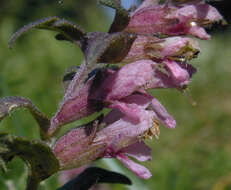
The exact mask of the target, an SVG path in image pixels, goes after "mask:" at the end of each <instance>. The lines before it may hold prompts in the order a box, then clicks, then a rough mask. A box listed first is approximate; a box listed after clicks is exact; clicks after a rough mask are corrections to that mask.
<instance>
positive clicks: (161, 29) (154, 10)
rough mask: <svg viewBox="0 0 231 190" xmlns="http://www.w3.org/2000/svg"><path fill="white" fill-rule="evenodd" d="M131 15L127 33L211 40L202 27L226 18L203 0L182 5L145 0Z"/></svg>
mask: <svg viewBox="0 0 231 190" xmlns="http://www.w3.org/2000/svg"><path fill="white" fill-rule="evenodd" d="M141 7H142V8H139V9H138V10H137V11H135V12H134V14H133V15H132V17H131V20H130V22H129V25H128V27H127V29H126V31H128V32H132V33H138V34H154V35H159V34H160V35H167V36H177V35H187V34H190V35H193V36H195V37H198V38H201V39H205V40H207V39H209V38H210V36H209V35H208V34H207V33H206V31H205V29H204V28H203V27H207V26H209V25H211V24H213V23H214V22H218V21H223V17H222V16H221V15H220V13H219V12H218V11H217V10H216V9H215V8H214V7H212V6H210V5H208V4H206V3H203V2H202V1H199V2H198V1H193V2H192V3H191V4H182V5H181V6H175V5H171V3H167V4H165V5H159V4H157V3H156V1H154V3H151V1H150V0H146V1H144V3H143V5H141Z"/></svg>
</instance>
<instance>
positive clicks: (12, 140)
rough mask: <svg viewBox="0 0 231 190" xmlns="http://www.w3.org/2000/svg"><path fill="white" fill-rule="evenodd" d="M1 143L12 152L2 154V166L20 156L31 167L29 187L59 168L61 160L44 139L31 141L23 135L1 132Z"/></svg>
mask: <svg viewBox="0 0 231 190" xmlns="http://www.w3.org/2000/svg"><path fill="white" fill-rule="evenodd" d="M0 144H4V145H5V146H7V148H8V149H9V150H10V152H7V153H2V154H0V158H1V159H0V162H1V160H2V162H1V163H0V167H2V168H4V166H5V165H4V164H5V163H7V162H9V161H10V160H11V159H12V158H13V157H15V156H18V157H20V158H21V159H22V160H24V161H25V162H26V164H27V166H28V169H29V172H28V173H29V177H28V187H29V186H31V187H35V186H36V184H37V185H38V184H39V183H40V182H41V181H42V180H44V179H46V178H48V177H49V176H51V175H52V174H54V173H55V172H57V171H58V170H59V162H58V160H57V159H56V157H55V155H54V153H53V152H52V150H51V148H50V147H48V146H47V145H46V144H45V143H43V142H42V141H39V140H32V141H29V140H27V139H25V138H22V137H17V136H13V135H8V134H5V133H1V134H0ZM27 189H30V188H27ZM31 189H32V188H31Z"/></svg>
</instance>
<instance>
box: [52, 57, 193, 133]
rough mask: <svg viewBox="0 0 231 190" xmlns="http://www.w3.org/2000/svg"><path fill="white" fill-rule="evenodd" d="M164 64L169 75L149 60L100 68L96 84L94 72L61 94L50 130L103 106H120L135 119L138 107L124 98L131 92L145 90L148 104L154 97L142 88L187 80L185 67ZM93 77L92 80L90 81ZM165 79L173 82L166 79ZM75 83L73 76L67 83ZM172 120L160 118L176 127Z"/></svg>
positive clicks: (178, 84)
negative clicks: (116, 68) (99, 76)
mask: <svg viewBox="0 0 231 190" xmlns="http://www.w3.org/2000/svg"><path fill="white" fill-rule="evenodd" d="M166 65H170V66H168V68H169V71H170V73H171V75H170V76H167V75H166V74H164V73H162V72H161V71H158V69H157V68H156V63H155V62H153V61H151V60H141V61H136V62H133V63H130V64H127V65H125V66H124V67H122V68H121V69H119V70H117V71H115V70H110V69H108V70H105V71H102V73H101V78H100V79H99V81H98V84H96V83H97V79H96V78H97V76H94V77H92V78H90V79H89V80H88V81H87V82H86V84H85V85H84V86H82V88H80V89H79V91H76V90H74V89H73V90H71V92H72V93H71V96H70V97H69V96H68V95H65V96H64V100H63V102H62V104H61V107H60V109H59V111H58V112H57V113H56V115H55V116H54V117H53V119H52V122H51V127H50V129H49V133H50V134H52V133H55V132H57V131H58V129H59V128H60V127H61V126H62V125H64V124H66V123H69V122H72V121H74V120H76V119H79V118H82V117H86V116H88V115H89V114H91V113H94V112H95V111H97V110H101V109H102V108H103V107H105V106H106V107H108V108H119V109H120V110H121V111H122V112H123V113H125V114H127V115H128V116H129V117H131V118H133V119H138V117H137V114H138V112H139V110H138V109H137V107H138V106H137V105H136V103H133V104H131V105H127V104H126V103H125V102H124V100H126V101H128V99H129V97H130V98H131V97H132V96H131V95H133V94H134V93H136V92H139V93H142V94H145V96H146V97H148V98H149V102H150V103H149V104H151V103H152V101H154V98H153V97H152V96H150V95H148V94H147V93H146V92H145V90H146V89H148V88H176V87H177V88H180V87H181V86H182V85H185V84H186V83H187V82H188V81H189V77H190V76H189V75H187V73H188V72H186V69H182V68H181V67H180V66H179V65H178V64H175V63H174V62H166ZM174 68H176V69H174ZM179 68H180V69H179ZM157 71H158V72H157ZM185 72H186V74H185ZM77 75H78V74H77ZM181 75H182V76H181ZM185 75H186V76H185ZM94 80H95V83H94V84H93V81H94ZM168 80H170V81H171V82H172V83H169V81H168ZM74 83H76V80H75V79H73V81H72V82H71V83H70V86H75V85H74ZM67 93H69V91H67ZM150 97H151V98H150ZM154 107H155V106H154ZM162 107H163V106H162ZM158 109H160V107H156V108H154V110H156V111H157V110H158ZM161 109H162V108H161ZM166 112H167V111H166ZM157 116H158V115H157ZM170 117H171V116H169V118H170ZM171 118H172V117H171ZM171 120H172V121H171V124H170V125H169V124H168V123H166V122H163V124H164V125H166V126H168V127H171V128H172V127H175V120H174V119H173V118H172V119H171ZM160 121H163V120H162V119H160Z"/></svg>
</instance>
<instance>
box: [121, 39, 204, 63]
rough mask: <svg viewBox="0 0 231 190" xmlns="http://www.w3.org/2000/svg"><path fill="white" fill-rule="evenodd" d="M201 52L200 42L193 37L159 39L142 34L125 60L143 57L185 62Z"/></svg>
mask: <svg viewBox="0 0 231 190" xmlns="http://www.w3.org/2000/svg"><path fill="white" fill-rule="evenodd" d="M199 52H200V47H199V44H198V43H197V41H196V40H194V39H192V38H188V37H180V36H176V37H168V38H164V39H159V38H157V37H153V36H142V35H140V36H139V37H138V38H137V39H136V40H135V42H134V43H133V45H132V47H131V49H130V51H129V53H128V55H127V56H126V57H125V58H124V60H123V62H133V61H137V60H141V59H152V60H154V61H156V62H160V63H161V62H162V61H163V60H164V59H171V60H175V61H178V62H185V61H189V60H191V59H192V58H195V57H196V56H197V54H198V53H199Z"/></svg>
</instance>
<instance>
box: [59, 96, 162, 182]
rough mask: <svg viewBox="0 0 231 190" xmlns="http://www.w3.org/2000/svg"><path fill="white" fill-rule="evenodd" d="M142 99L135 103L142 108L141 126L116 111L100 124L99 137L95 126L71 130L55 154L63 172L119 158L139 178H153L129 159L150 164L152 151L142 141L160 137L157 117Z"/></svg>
mask: <svg viewBox="0 0 231 190" xmlns="http://www.w3.org/2000/svg"><path fill="white" fill-rule="evenodd" d="M139 96H140V95H137V97H136V102H135V103H137V104H140V110H139V114H138V116H139V122H137V121H136V120H133V119H132V118H130V117H128V116H126V115H125V114H123V113H122V112H121V111H119V110H118V109H113V110H112V111H111V112H110V113H109V114H108V115H107V116H106V117H105V118H104V119H103V121H102V122H101V123H100V124H99V128H98V129H97V132H96V133H94V129H92V126H89V127H87V126H84V127H80V128H76V129H73V130H71V131H70V132H69V133H67V134H66V135H65V136H63V137H62V138H61V139H60V140H58V142H57V143H56V145H55V147H54V153H55V155H56V157H57V158H58V160H59V161H60V164H61V169H70V168H74V167H80V166H82V165H85V164H88V163H89V162H91V161H94V160H96V159H99V158H117V159H119V160H120V161H121V162H122V163H123V164H124V165H125V166H126V167H128V168H129V169H130V170H132V171H133V172H134V173H135V174H136V175H138V176H139V177H141V178H145V179H147V178H149V177H151V173H150V172H149V171H148V169H146V168H145V167H143V166H141V165H139V164H137V163H135V162H134V161H132V160H130V159H129V158H128V156H130V157H133V158H135V159H137V160H139V161H146V160H150V159H151V153H150V151H151V150H150V149H149V148H148V147H147V146H146V145H145V144H144V143H143V142H142V139H144V138H146V137H151V136H150V134H151V135H156V136H158V133H159V131H158V126H156V125H157V124H156V123H155V119H156V114H155V113H154V112H153V111H150V110H145V108H146V107H147V106H145V105H144V104H143V103H144V102H143V101H144V100H143V98H144V97H143V96H140V97H139ZM133 100H135V98H133ZM141 107H142V108H141ZM89 130H90V131H92V132H89ZM92 136H94V138H92ZM134 147H136V148H135V149H134Z"/></svg>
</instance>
